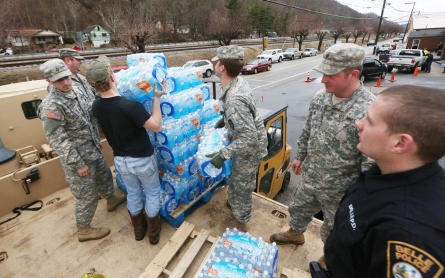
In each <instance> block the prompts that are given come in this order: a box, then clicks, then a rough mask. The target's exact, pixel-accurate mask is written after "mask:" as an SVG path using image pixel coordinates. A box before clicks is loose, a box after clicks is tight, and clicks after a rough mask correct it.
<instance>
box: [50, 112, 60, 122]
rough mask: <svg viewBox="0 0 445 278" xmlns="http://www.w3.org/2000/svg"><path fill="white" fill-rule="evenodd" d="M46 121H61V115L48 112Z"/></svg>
mask: <svg viewBox="0 0 445 278" xmlns="http://www.w3.org/2000/svg"><path fill="white" fill-rule="evenodd" d="M48 119H53V120H58V121H60V120H61V119H62V114H60V113H59V112H53V111H49V112H48Z"/></svg>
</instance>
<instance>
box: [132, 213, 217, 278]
mask: <svg viewBox="0 0 445 278" xmlns="http://www.w3.org/2000/svg"><path fill="white" fill-rule="evenodd" d="M189 237H191V238H194V241H193V243H192V245H191V246H190V248H189V249H188V250H187V252H186V253H185V254H184V255H183V256H182V258H181V260H180V261H179V263H178V264H177V265H176V267H175V268H174V269H173V270H168V269H167V266H168V264H169V263H170V262H171V261H172V259H173V258H174V257H175V256H176V253H177V252H178V251H179V249H180V248H181V247H182V246H183V245H184V244H185V243H186V240H187V238H189ZM219 239H220V237H214V236H211V235H210V232H209V231H207V230H204V229H202V230H201V231H197V230H195V225H193V224H191V223H188V222H187V221H184V223H182V225H181V226H180V227H179V229H178V230H177V231H176V232H175V234H174V235H173V236H172V237H171V238H170V240H169V241H168V242H167V244H166V245H164V247H163V248H162V250H161V251H160V252H159V253H158V255H156V257H155V258H154V259H153V260H152V261H151V263H150V264H149V265H148V266H147V267H146V268H145V271H144V273H142V274H141V275H140V276H139V278H157V277H159V276H160V275H161V274H163V273H164V274H167V275H168V276H169V277H170V278H172V277H175V278H180V277H183V276H184V273H185V272H186V271H187V269H188V268H189V266H190V264H191V263H192V262H193V261H194V260H195V257H196V255H197V254H198V252H199V250H200V249H201V247H202V246H203V245H204V243H205V242H206V241H209V242H211V243H212V246H211V248H210V250H209V251H208V252H207V255H206V256H205V258H204V260H203V261H202V262H201V265H200V267H199V268H198V271H197V273H196V274H195V276H194V277H198V275H199V271H200V270H201V268H202V266H203V265H204V263H205V262H206V261H207V260H208V258H209V257H210V255H211V254H212V252H213V250H214V249H215V248H216V244H217V243H218V241H219Z"/></svg>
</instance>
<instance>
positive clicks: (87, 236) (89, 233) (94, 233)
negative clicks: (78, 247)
mask: <svg viewBox="0 0 445 278" xmlns="http://www.w3.org/2000/svg"><path fill="white" fill-rule="evenodd" d="M109 234H110V229H108V228H91V226H78V227H77V238H78V239H79V241H80V242H84V241H88V240H96V239H101V238H104V237H106V236H107V235H109Z"/></svg>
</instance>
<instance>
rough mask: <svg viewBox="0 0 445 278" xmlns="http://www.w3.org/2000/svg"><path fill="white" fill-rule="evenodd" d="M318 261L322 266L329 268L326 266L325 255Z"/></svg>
mask: <svg viewBox="0 0 445 278" xmlns="http://www.w3.org/2000/svg"><path fill="white" fill-rule="evenodd" d="M318 263H319V264H320V265H321V267H322V268H324V269H328V268H327V267H326V262H325V260H324V256H321V257H320V259H318Z"/></svg>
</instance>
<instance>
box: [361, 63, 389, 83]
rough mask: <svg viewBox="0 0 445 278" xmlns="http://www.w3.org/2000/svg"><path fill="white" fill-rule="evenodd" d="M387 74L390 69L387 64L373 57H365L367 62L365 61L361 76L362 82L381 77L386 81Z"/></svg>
mask: <svg viewBox="0 0 445 278" xmlns="http://www.w3.org/2000/svg"><path fill="white" fill-rule="evenodd" d="M387 73H388V69H387V68H386V65H385V64H383V63H381V62H380V61H379V60H377V59H374V58H372V57H365V60H363V70H362V73H361V74H360V81H362V82H363V81H365V80H366V79H368V78H371V77H379V76H380V75H381V76H382V79H385V77H386V74H387Z"/></svg>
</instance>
